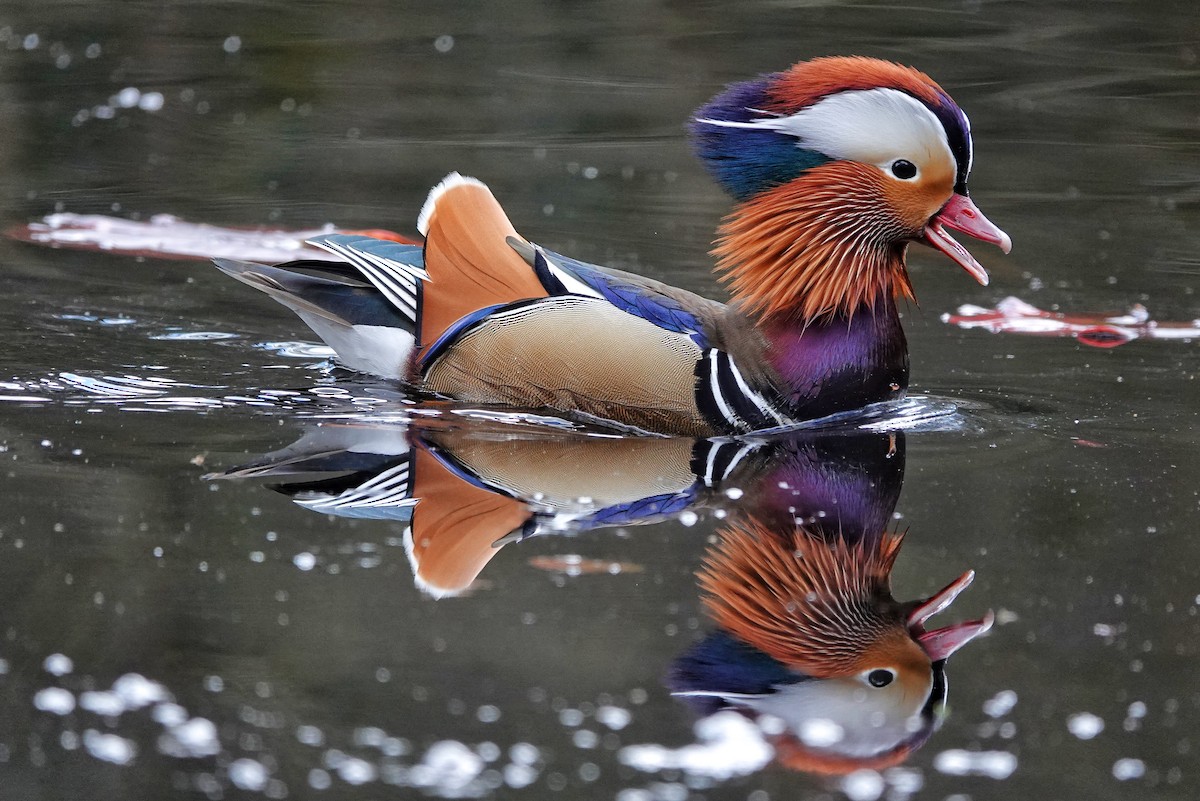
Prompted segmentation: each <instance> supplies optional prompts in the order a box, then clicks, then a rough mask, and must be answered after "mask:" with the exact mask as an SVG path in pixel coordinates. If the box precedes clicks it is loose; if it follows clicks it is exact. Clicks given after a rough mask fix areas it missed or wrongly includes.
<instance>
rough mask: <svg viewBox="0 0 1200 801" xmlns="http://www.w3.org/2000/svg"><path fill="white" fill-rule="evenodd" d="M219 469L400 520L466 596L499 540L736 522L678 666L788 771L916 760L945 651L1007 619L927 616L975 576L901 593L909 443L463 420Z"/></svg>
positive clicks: (359, 428) (423, 573) (436, 576)
mask: <svg viewBox="0 0 1200 801" xmlns="http://www.w3.org/2000/svg"><path fill="white" fill-rule="evenodd" d="M218 477H222V478H234V477H236V478H251V477H253V478H269V479H272V480H275V481H279V480H280V479H282V482H281V483H275V484H273V485H272V487H273V489H276V490H278V491H280V492H282V493H285V494H287V495H289V496H290V497H292V499H293V500H294V501H296V502H297V503H299V504H302V505H304V506H306V507H308V508H311V509H313V510H314V511H320V512H324V513H329V514H336V515H344V516H352V517H368V518H382V519H395V520H401V521H404V522H406V523H407V524H408V527H407V529H406V532H405V545H406V549H407V552H408V555H409V558H410V561H411V563H412V567H413V572H414V575H415V578H416V582H417V584H418V586H420V587H421V588H422V589H423V590H424V591H426V592H427V593H429V594H431V595H434V596H437V597H443V596H447V595H455V594H460V593H462V592H464V591H465V590H467V589H468V588H469V587H470V585H471V584H472V582H474V580H475V579H476V577H477V576H478V575H479V573H480V572H481V571H482V570H483V568H484V566H485V565H486V564H487V563H488V561H489V560H490V559H491V558H492V557H493V556H495V554H496V553H497V552H498V551H499V550H500V548H501V547H503V546H505V545H507V544H510V543H513V542H517V541H519V540H522V539H526V538H529V537H532V536H536V535H540V534H548V533H575V532H580V531H585V530H589V529H593V528H599V527H605V526H631V525H637V524H642V523H651V522H656V521H660V520H663V519H667V518H675V517H678V516H679V515H681V514H694V513H697V512H704V511H710V512H713V513H714V514H715V515H716V516H718V517H722V518H724V521H725V524H724V526H723V527H722V528H721V530H719V532H718V537H717V540H716V542H715V544H714V545H712V546H711V547H710V548H709V551H708V553H707V555H706V558H705V560H704V564H703V566H702V568H701V569H700V571H699V572H698V574H697V575H698V578H699V586H700V590H701V592H702V596H703V606H704V609H705V610H706V612H707V614H708V616H709V617H710V618H711V620H712V622H713V624H714V627H715V628H714V631H713V632H712V633H711V634H709V635H708V636H706V637H705V638H704V639H703V640H701V641H700V642H699V643H697V644H695V645H694V646H692V647H691V648H689V649H687V650H686V651H685V652H684V653H683V654H681V655H680V656H678V657H677V658H676V659H675V660H674V662H673V664H672V665H671V666H670V668H669V669H668V670H667V679H666V683H667V685H668V687H669V688H670V690H671V691H672V692H673V694H674V695H676V696H677V697H679V698H680V699H682V700H683V701H685V702H686V703H687V704H688V705H689V706H691V707H692V708H693V709H694V710H695V711H696V712H697V713H698V714H700V715H704V716H707V715H712V714H715V713H718V712H721V711H723V710H729V709H732V710H735V711H737V712H739V713H741V714H742V715H744V716H746V717H747V718H750V719H751V720H754V721H756V722H757V723H758V724H759V726H760V728H761V730H762V731H763V732H764V734H765V735H766V736H767V738H768V739H769V740H770V741H771V744H772V745H773V746H774V749H775V755H776V759H777V760H778V761H779V762H780V763H782V764H784V765H786V766H788V767H791V768H794V769H799V770H805V771H810V772H817V773H846V772H850V771H853V770H856V769H859V768H864V767H867V768H881V767H885V766H888V765H893V764H898V763H900V762H902V761H904V760H905V759H906V758H907V757H908V756H909V755H910V754H911V753H912V752H913V751H914V750H915V749H917V748H919V747H920V746H922V745H923V744H924V743H925V742H926V741H927V740H928V739H929V737H930V735H931V734H932V733H933V731H934V730H935V728H936V727H937V726H938V724H939V723H940V720H941V715H942V711H943V709H944V706H945V701H946V677H945V663H946V660H947V659H948V658H949V657H950V656H951V655H952V654H953V653H954V652H955V651H957V650H958V649H959V648H961V647H962V646H963V645H965V644H966V643H967V642H968V641H970V640H971V639H972V638H974V637H976V636H978V635H979V634H982V633H983V632H985V631H987V630H988V628H990V626H991V625H992V614H991V613H990V612H989V613H988V614H987V615H986V616H985V617H983V618H982V619H978V620H971V621H967V622H964V623H958V624H954V625H950V626H946V627H944V628H938V629H932V630H930V629H927V628H926V623H927V622H928V620H929V618H930V617H931V616H932V615H934V614H935V613H937V612H940V611H942V610H944V609H945V608H946V607H947V606H949V604H950V603H951V602H952V601H953V600H954V598H955V597H956V596H957V595H958V594H959V593H960V592H961V591H962V590H963V589H965V588H966V587H967V585H968V584H970V582H971V579H972V578H973V575H974V574H973V573H972V572H970V571H968V572H967V573H964V574H963V575H962V576H960V577H959V578H958V579H956V580H955V581H954V582H952V583H951V584H949V585H948V586H947V587H946V588H945V589H943V590H941V591H940V592H938V593H936V594H934V595H933V596H931V597H930V598H927V599H925V600H919V601H911V602H907V603H902V602H898V601H897V600H896V599H895V598H893V596H892V593H891V589H890V574H891V571H892V567H893V565H894V564H895V562H896V559H897V557H898V555H899V553H900V548H901V545H902V543H903V540H904V533H902V532H899V531H894V530H891V523H892V512H893V510H894V508H895V505H896V501H897V499H898V497H899V493H900V488H901V485H902V483H903V477H904V441H903V435H902V434H863V433H825V434H816V433H812V432H807V433H794V434H790V435H785V436H776V437H759V438H753V439H716V440H704V439H701V440H691V439H680V438H672V439H668V438H618V437H604V436H599V437H598V436H580V435H575V434H564V433H559V432H554V433H552V434H550V433H517V434H514V433H513V432H512V431H511V430H507V431H496V430H492V431H487V430H482V431H481V430H478V429H476V428H466V427H461V426H459V427H454V426H450V425H428V426H427V425H425V424H422V425H421V426H419V427H418V426H415V425H414V426H410V427H401V426H394V427H386V426H384V427H373V426H364V425H337V424H334V425H330V424H326V425H324V426H320V427H317V428H314V429H312V430H311V431H309V432H308V433H307V434H306V435H305V436H304V437H302V438H301V439H300V440H299V441H298V442H296V443H294V444H293V445H291V446H289V447H288V448H285V449H283V450H281V451H277V452H275V453H272V454H268V455H266V456H264V457H262V458H260V459H258V460H256V461H255V462H253V463H251V464H247V465H243V466H241V467H238V468H235V469H233V470H230V471H228V472H226V473H223V474H220V476H218Z"/></svg>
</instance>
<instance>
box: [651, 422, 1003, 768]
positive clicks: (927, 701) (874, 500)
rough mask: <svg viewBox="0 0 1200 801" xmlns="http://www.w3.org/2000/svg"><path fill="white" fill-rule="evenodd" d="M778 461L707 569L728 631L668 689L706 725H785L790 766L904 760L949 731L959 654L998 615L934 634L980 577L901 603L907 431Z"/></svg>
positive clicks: (780, 738) (786, 453)
mask: <svg viewBox="0 0 1200 801" xmlns="http://www.w3.org/2000/svg"><path fill="white" fill-rule="evenodd" d="M773 455H774V457H775V458H772V459H770V460H768V461H765V462H762V463H760V466H757V467H753V466H752V467H751V470H752V473H753V475H754V476H755V478H756V481H755V483H754V484H753V487H754V491H753V492H747V495H746V498H747V503H745V504H743V505H742V507H741V508H740V512H741V514H739V515H737V516H733V515H731V516H730V521H731V522H730V525H729V526H728V527H727V528H726V529H725V530H723V531H721V532H720V533H719V540H718V542H717V543H716V545H715V546H714V547H713V548H711V549H710V550H709V552H708V554H707V555H706V558H705V562H704V565H703V567H702V568H701V569H700V571H699V572H698V574H697V575H698V578H699V584H700V588H701V591H702V594H703V598H702V604H703V607H704V609H705V611H706V613H707V615H708V617H709V618H710V619H711V620H712V621H713V623H714V624H715V630H714V631H713V632H712V633H711V634H709V635H707V636H706V637H705V638H704V639H702V640H701V641H700V642H699V643H697V644H696V645H694V646H692V647H691V648H690V649H688V650H687V651H685V652H684V653H683V654H681V655H680V656H679V657H677V658H676V659H675V661H674V662H673V664H672V666H671V668H670V670H669V671H668V674H667V678H666V683H667V686H668V687H669V688H670V689H671V690H672V691H673V693H674V694H675V695H677V696H678V697H680V698H682V699H683V700H685V701H686V702H687V703H689V705H691V706H692V707H693V708H694V709H695V710H696V711H697V712H699V713H701V714H702V715H709V714H714V713H716V712H719V711H722V710H724V709H733V710H736V711H738V712H741V713H742V714H743V715H746V716H747V717H750V718H752V719H755V720H762V719H763V718H768V719H770V720H773V721H775V722H776V723H775V724H772V725H764V730H769V731H770V739H771V740H772V742H773V745H774V746H775V753H776V758H777V759H778V760H779V761H780V762H781V763H782V764H784V765H786V766H788V767H791V768H794V769H798V770H805V771H810V772H817V773H848V772H850V771H853V770H857V769H859V768H874V769H880V768H883V767H886V766H888V765H893V764H897V763H899V762H901V761H903V760H904V759H906V758H907V756H908V755H909V754H911V753H912V752H913V751H914V750H915V749H917V748H919V747H920V746H921V745H923V744H924V743H925V742H926V741H927V740H928V739H929V737H930V736H931V734H932V733H933V731H934V729H935V728H936V727H937V726H938V724H940V722H941V717H942V710H943V709H944V707H945V703H946V692H947V684H946V675H945V664H946V660H947V659H948V658H949V657H950V656H951V655H952V654H953V653H954V652H955V651H957V650H958V649H959V648H961V647H962V646H963V645H965V644H966V643H967V642H969V641H970V640H971V639H973V638H974V637H976V636H978V635H980V634H982V633H984V632H985V631H987V630H988V629H989V628H990V627H991V625H992V621H993V615H992V613H991V612H988V613H987V614H986V615H985V616H984V617H983V618H980V619H976V620H970V621H966V622H962V623H957V624H952V625H949V626H946V627H944V628H940V629H936V630H932V631H930V630H926V628H925V624H926V622H927V621H928V620H929V618H930V617H932V616H933V615H934V614H936V613H938V612H940V611H942V610H944V609H945V608H946V607H948V606H949V605H950V603H951V602H952V601H953V600H954V599H955V597H957V596H958V594H959V593H960V592H962V590H964V589H965V588H966V587H967V586H968V585H969V584H970V583H971V581H972V579H973V577H974V573H973V572H970V571H968V572H966V573H964V574H963V575H962V576H960V577H959V578H958V579H956V580H955V581H954V582H952V583H951V584H949V585H948V586H947V587H945V588H944V589H942V590H941V591H939V592H937V593H935V594H934V595H932V596H931V597H929V598H927V599H925V600H920V601H911V602H907V603H900V602H897V601H896V600H895V598H894V597H893V596H892V592H891V588H890V574H891V571H892V568H893V566H894V565H895V562H896V558H897V557H898V556H899V553H900V547H901V545H902V543H903V540H904V534H903V533H902V532H897V531H889V530H888V527H889V526H890V524H891V522H892V512H893V510H894V509H895V506H896V502H897V500H898V498H899V495H900V489H901V486H902V484H903V479H904V439H903V435H902V434H893V435H864V434H860V435H854V436H834V435H825V436H818V437H810V438H803V439H793V440H792V441H791V443H790V444H789V445H788V446H786V447H784V448H783V449H781V450H779V451H776V452H775V453H774V454H773ZM749 461H752V462H753V461H756V457H754V456H752V457H751V458H750V460H749Z"/></svg>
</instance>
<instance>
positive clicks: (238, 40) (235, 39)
mask: <svg viewBox="0 0 1200 801" xmlns="http://www.w3.org/2000/svg"><path fill="white" fill-rule="evenodd" d="M221 49H222V50H224V51H225V52H226V53H236V52H237V51H239V50H241V49H242V37H240V36H227V37H225V41H224V42H222V43H221Z"/></svg>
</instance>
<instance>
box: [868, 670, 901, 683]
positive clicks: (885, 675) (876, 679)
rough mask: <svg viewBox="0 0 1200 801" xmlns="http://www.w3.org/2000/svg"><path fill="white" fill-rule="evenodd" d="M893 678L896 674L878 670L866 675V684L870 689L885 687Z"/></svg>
mask: <svg viewBox="0 0 1200 801" xmlns="http://www.w3.org/2000/svg"><path fill="white" fill-rule="evenodd" d="M894 678H896V674H895V673H893V672H892V671H890V670H884V669H883V668H878V669H876V670H872V671H871V672H870V673H868V674H867V683H868V684H870V685H871V686H872V687H886V686H888V685H889V684H891V683H892V679H894Z"/></svg>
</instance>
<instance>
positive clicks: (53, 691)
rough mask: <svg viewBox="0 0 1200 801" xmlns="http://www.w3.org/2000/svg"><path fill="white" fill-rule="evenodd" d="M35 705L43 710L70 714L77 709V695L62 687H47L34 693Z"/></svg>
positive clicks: (56, 713)
mask: <svg viewBox="0 0 1200 801" xmlns="http://www.w3.org/2000/svg"><path fill="white" fill-rule="evenodd" d="M33 705H34V706H35V707H36V708H38V709H40V710H41V711H43V712H50V713H53V714H55V715H69V714H70V713H71V712H73V711H74V710H75V696H74V695H72V694H71V692H70V691H69V690H64V689H63V688H61V687H47V688H45V689H44V690H38V691H37V693H35V694H34V696H33Z"/></svg>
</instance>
